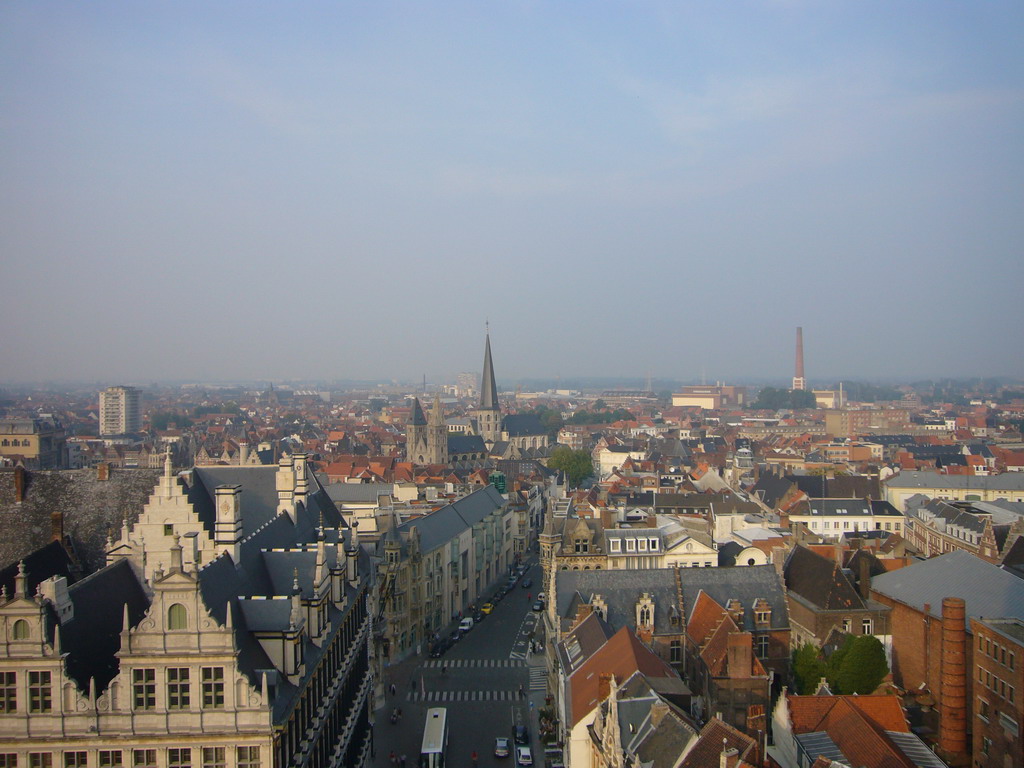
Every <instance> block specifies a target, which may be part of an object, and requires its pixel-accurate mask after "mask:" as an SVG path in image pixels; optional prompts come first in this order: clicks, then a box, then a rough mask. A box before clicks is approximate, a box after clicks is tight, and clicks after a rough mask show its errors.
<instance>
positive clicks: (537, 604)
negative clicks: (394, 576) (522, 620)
mask: <svg viewBox="0 0 1024 768" xmlns="http://www.w3.org/2000/svg"><path fill="white" fill-rule="evenodd" d="M533 610H535V611H543V610H544V601H543V600H534V601H533Z"/></svg>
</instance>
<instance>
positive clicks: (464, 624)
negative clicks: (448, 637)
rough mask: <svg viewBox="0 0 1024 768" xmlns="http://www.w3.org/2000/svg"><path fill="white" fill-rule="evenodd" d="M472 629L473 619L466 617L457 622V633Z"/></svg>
mask: <svg viewBox="0 0 1024 768" xmlns="http://www.w3.org/2000/svg"><path fill="white" fill-rule="evenodd" d="M472 628H473V619H472V617H470V616H467V617H466V618H464V619H463V620H462V621H460V622H459V632H469V630H471V629H472Z"/></svg>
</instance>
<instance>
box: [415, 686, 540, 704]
mask: <svg viewBox="0 0 1024 768" xmlns="http://www.w3.org/2000/svg"><path fill="white" fill-rule="evenodd" d="M531 690H533V689H532V687H531ZM405 700H406V701H411V702H415V701H424V702H453V701H516V700H521V697H520V696H519V691H518V690H510V691H427V692H426V693H420V692H418V691H417V692H416V693H410V694H408V695H407V696H406V697H405Z"/></svg>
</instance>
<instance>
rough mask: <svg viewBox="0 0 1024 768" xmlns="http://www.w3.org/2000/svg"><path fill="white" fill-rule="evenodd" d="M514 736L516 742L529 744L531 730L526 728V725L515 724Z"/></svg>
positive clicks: (513, 728)
mask: <svg viewBox="0 0 1024 768" xmlns="http://www.w3.org/2000/svg"><path fill="white" fill-rule="evenodd" d="M512 738H513V739H514V740H515V742H516V744H529V743H530V732H529V731H528V730H526V726H525V725H515V726H513V727H512Z"/></svg>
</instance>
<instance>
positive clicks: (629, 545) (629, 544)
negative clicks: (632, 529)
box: [626, 539, 636, 552]
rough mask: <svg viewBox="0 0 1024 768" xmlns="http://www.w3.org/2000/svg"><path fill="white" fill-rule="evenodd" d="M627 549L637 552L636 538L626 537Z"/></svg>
mask: <svg viewBox="0 0 1024 768" xmlns="http://www.w3.org/2000/svg"><path fill="white" fill-rule="evenodd" d="M626 551H627V552H636V539H626Z"/></svg>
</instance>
